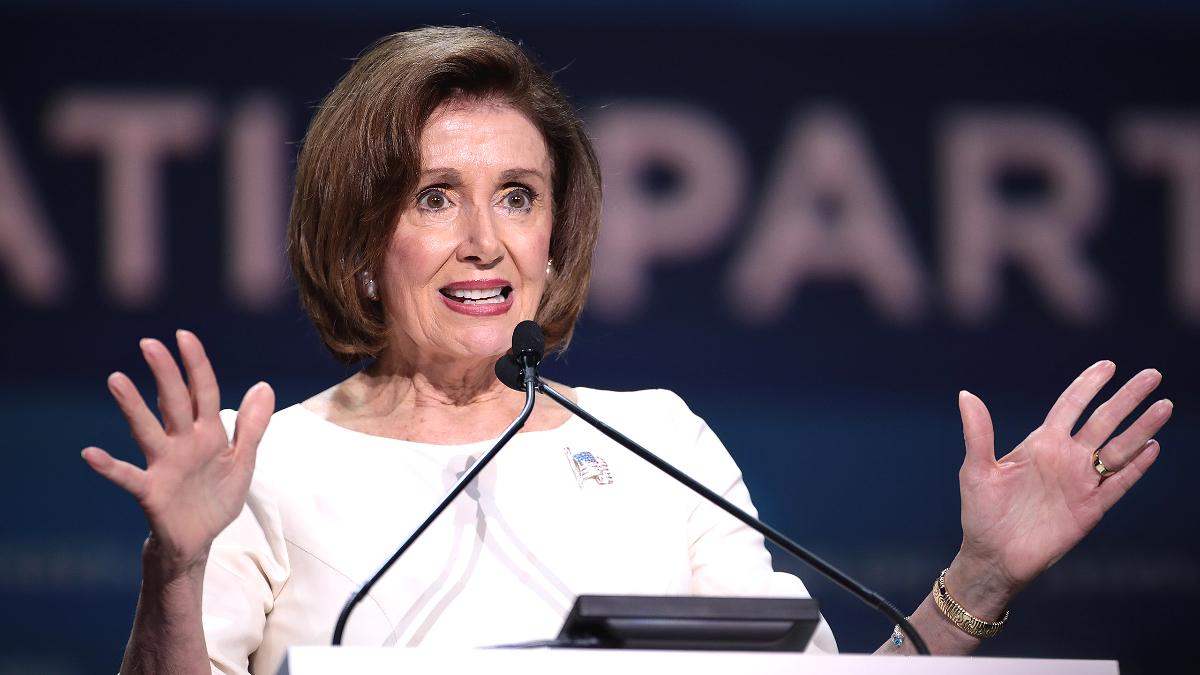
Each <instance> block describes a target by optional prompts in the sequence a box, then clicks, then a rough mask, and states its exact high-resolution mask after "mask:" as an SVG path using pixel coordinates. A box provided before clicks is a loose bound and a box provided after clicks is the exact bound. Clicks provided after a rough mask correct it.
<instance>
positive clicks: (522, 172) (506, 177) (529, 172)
mask: <svg viewBox="0 0 1200 675" xmlns="http://www.w3.org/2000/svg"><path fill="white" fill-rule="evenodd" d="M526 176H536V177H537V178H540V179H541V180H542V181H545V180H546V176H545V175H544V174H543V173H542V172H541V171H538V170H537V169H508V170H507V171H504V172H503V173H501V174H500V182H502V183H507V182H508V181H512V180H517V179H519V178H525V177H526Z"/></svg>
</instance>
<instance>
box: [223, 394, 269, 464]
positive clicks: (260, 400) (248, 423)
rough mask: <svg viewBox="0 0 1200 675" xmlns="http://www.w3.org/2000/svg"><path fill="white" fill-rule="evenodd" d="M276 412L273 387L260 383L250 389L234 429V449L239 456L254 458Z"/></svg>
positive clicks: (243, 400)
mask: <svg viewBox="0 0 1200 675" xmlns="http://www.w3.org/2000/svg"><path fill="white" fill-rule="evenodd" d="M274 411H275V392H274V391H273V390H272V389H271V385H269V384H267V383H266V382H259V383H258V384H256V385H254V386H253V387H250V390H249V391H247V392H246V395H245V397H243V398H242V405H241V406H240V407H239V408H238V416H237V424H236V425H235V426H234V428H233V448H234V452H236V453H237V454H239V455H240V454H242V452H243V451H244V452H246V453H247V454H249V455H250V456H253V455H254V453H255V450H256V449H257V448H258V442H259V441H261V440H262V436H263V433H264V432H266V430H267V423H269V422H270V421H271V413H272V412H274Z"/></svg>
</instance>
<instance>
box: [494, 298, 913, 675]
mask: <svg viewBox="0 0 1200 675" xmlns="http://www.w3.org/2000/svg"><path fill="white" fill-rule="evenodd" d="M525 324H533V327H534V328H537V333H538V337H539V338H541V327H539V326H538V325H537V324H536V323H534V322H532V321H523V322H521V325H519V326H517V328H518V329H519V330H521V331H523V332H522V339H523V340H524V339H529V340H530V341H531V342H532V336H529V337H526V336H525V331H530V332H531V331H532V329H531V328H528V327H526V328H522V327H521V326H524V325H525ZM516 337H517V336H516V332H514V334H513V352H514V354H520V352H517V349H516ZM538 342H539V343H540V344H542V345H543V347H544V346H545V339H544V338H541V339H540V340H538ZM519 358H520V357H519V356H514V355H505V357H504V358H501V359H500V361H497V362H496V374H497V376H499V377H500V381H501V382H504V383H505V384H507V385H508V386H510V387H512V388H513V389H520V388H521V387H522V386H524V387H529V386H530V381H529V379H528V378H529V377H530V374H531V373H532V377H533V378H534V380H535V381H534V383H533V384H534V386H535V387H536V388H537V390H538V391H540V392H542V393H543V394H545V395H546V396H549V397H550V398H551V399H553V400H554V401H556V402H558V403H559V404H560V405H561V406H563V407H564V408H566V409H567V410H570V411H571V412H572V413H574V414H575V415H576V416H578V417H579V418H581V419H582V420H583V421H585V422H587V423H588V424H590V425H592V426H593V427H595V428H596V430H598V431H599V432H600V433H602V434H604V435H605V436H608V437H609V438H611V439H612V440H614V441H616V442H617V443H619V444H621V445H622V446H624V447H625V448H627V449H628V450H630V451H631V452H633V454H635V455H637V456H638V457H641V458H642V459H644V460H646V461H647V462H649V463H650V464H652V465H653V466H654V467H655V468H657V469H658V470H660V471H662V472H663V473H665V474H667V475H668V476H670V477H671V478H674V479H675V480H676V481H678V482H680V483H683V484H684V485H685V486H686V487H688V488H689V489H691V490H692V491H693V492H695V493H697V494H699V495H700V496H701V497H704V498H705V499H707V500H708V501H709V502H711V503H713V504H715V505H717V506H719V507H720V508H721V509H723V510H724V511H725V512H726V513H728V514H729V515H731V516H733V517H734V518H737V519H738V520H740V521H742V522H743V523H745V524H746V525H748V526H750V527H752V528H754V529H755V530H757V531H758V532H759V533H761V534H762V535H763V537H765V538H766V539H767V540H768V541H771V542H774V543H775V544H777V545H778V546H779V547H780V548H782V549H783V550H785V551H787V552H788V553H791V554H792V556H793V557H795V558H797V559H799V560H800V561H801V562H803V563H805V564H807V565H808V566H809V567H812V568H813V569H815V570H817V571H818V572H820V573H821V574H824V575H825V576H826V577H827V578H829V579H830V580H831V581H833V582H834V583H836V584H837V585H839V586H841V587H842V588H844V589H846V590H847V591H849V592H850V593H851V594H852V595H854V596H855V597H857V598H858V599H859V600H862V601H863V602H865V603H867V604H868V605H870V606H871V607H872V608H874V609H876V610H878V611H879V612H881V613H882V614H883V615H884V616H886V617H888V619H889V620H891V621H892V622H893V623H895V624H897V625H899V626H900V627H901V628H902V629H903V630H904V633H905V635H907V636H908V637H909V638H910V639H911V640H912V642H913V646H914V647H916V649H917V652H918V653H920V654H926V655H927V654H929V648H928V647H927V646H926V645H925V641H924V640H922V639H921V636H920V635H919V634H917V631H916V630H915V629H914V628H913V627H912V624H910V623H909V622H908V619H906V618H904V615H903V614H901V613H900V610H898V609H896V607H895V605H893V604H892V603H890V602H888V601H887V600H886V599H885V598H884V597H883V596H881V595H879V594H878V593H876V592H874V591H872V590H871V589H869V588H867V587H866V586H864V585H862V584H861V583H859V582H858V581H855V580H854V579H853V578H851V577H850V576H849V575H847V574H846V573H844V572H842V571H841V570H839V569H837V568H836V567H834V566H833V565H830V564H829V563H827V562H825V561H824V560H822V559H821V558H820V557H818V556H817V555H816V554H814V553H812V552H810V551H808V550H807V549H805V548H804V547H802V546H800V545H799V544H797V543H796V542H794V541H792V540H791V539H788V538H787V537H786V536H784V535H783V533H781V532H779V531H778V530H776V529H775V528H773V527H771V526H770V525H767V524H766V523H764V522H763V521H761V520H759V519H758V518H755V517H754V516H752V515H750V514H749V513H746V512H745V511H743V510H741V509H740V508H738V507H737V506H735V505H734V504H733V503H731V502H730V501H729V500H727V499H725V498H724V497H722V496H721V495H719V494H717V493H715V492H713V491H712V490H710V489H708V488H706V487H704V486H703V485H701V484H700V483H699V482H697V481H696V480H695V479H694V478H692V477H691V476H689V475H687V474H686V473H684V472H682V471H680V470H679V469H676V468H675V467H674V466H672V465H671V464H669V463H667V462H666V461H663V460H662V459H661V458H660V457H658V456H657V455H655V454H654V453H652V452H650V451H649V450H647V449H645V448H643V447H642V446H640V445H638V444H637V443H635V442H634V441H633V440H632V439H630V438H629V437H628V436H626V435H625V434H622V433H621V432H619V431H617V430H616V429H613V428H612V427H610V426H608V425H607V424H605V423H604V422H601V421H600V420H598V419H596V418H595V417H592V415H591V414H589V413H588V412H587V411H586V410H584V409H583V408H580V407H579V406H578V405H576V404H575V402H574V401H572V400H571V399H569V398H567V397H566V396H563V395H562V394H560V393H558V392H557V391H555V390H554V389H553V388H552V387H551V386H550V385H548V384H546V383H545V382H544V381H543V380H542V379H541V378H540V377H538V375H537V371H536V370H535V369H533V368H525V369H524V372H522V371H521V365H520V363H519ZM538 358H539V359H540V358H541V354H540V353H539V354H538ZM508 359H511V361H509V362H507V363H506V360H508ZM501 372H503V375H501Z"/></svg>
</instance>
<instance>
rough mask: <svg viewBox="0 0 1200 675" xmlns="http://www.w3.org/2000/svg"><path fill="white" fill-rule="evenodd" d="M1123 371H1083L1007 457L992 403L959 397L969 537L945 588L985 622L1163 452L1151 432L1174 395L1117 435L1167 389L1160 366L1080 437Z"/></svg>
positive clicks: (1113, 401)
mask: <svg viewBox="0 0 1200 675" xmlns="http://www.w3.org/2000/svg"><path fill="white" fill-rule="evenodd" d="M1115 371H1116V366H1114V365H1113V363H1112V362H1111V361H1101V362H1099V363H1096V364H1095V365H1093V366H1091V367H1090V368H1088V369H1087V370H1085V371H1083V374H1081V375H1080V376H1079V377H1078V378H1077V379H1076V380H1075V381H1074V382H1072V383H1071V386H1069V387H1067V389H1066V391H1064V392H1063V393H1062V396H1060V397H1059V398H1058V401H1056V402H1055V404H1054V407H1053V408H1051V410H1050V413H1049V414H1048V415H1047V416H1046V421H1045V422H1044V423H1043V424H1042V425H1041V426H1040V427H1038V428H1037V429H1035V430H1034V431H1033V433H1031V434H1029V436H1028V437H1027V438H1026V439H1025V440H1024V441H1022V442H1021V444H1020V445H1018V446H1017V447H1016V448H1014V449H1013V450H1012V452H1009V453H1008V454H1007V455H1005V456H1004V457H1002V458H1000V459H999V460H997V459H996V455H995V450H994V436H993V431H992V420H991V416H990V415H989V414H988V410H987V407H986V406H984V404H983V401H981V400H980V399H979V398H978V397H976V396H975V395H973V394H970V393H968V392H965V391H964V392H961V393H960V394H959V411H960V412H961V413H962V421H963V436H964V438H965V440H966V459H965V460H964V462H963V466H962V469H961V470H960V471H959V490H960V491H961V496H962V526H963V543H962V549H961V550H960V551H959V554H958V556H957V557H956V558H955V560H954V563H953V564H952V565H951V567H950V572H948V573H947V575H946V585H947V590H948V591H949V592H950V594H951V595H952V596H953V597H955V598H956V599H957V600H958V601H959V602H960V603H961V604H962V605H963V606H964V607H965V608H967V610H968V611H971V612H972V613H975V612H979V613H978V614H976V616H978V617H979V618H982V619H988V620H995V619H996V618H998V617H999V615H1000V614H1001V613H1003V609H1004V607H1005V606H1006V605H1007V603H1008V601H1009V600H1010V599H1011V598H1012V596H1013V595H1015V594H1016V593H1017V592H1019V591H1020V590H1021V589H1022V588H1024V587H1025V586H1026V585H1028V584H1029V582H1031V581H1033V579H1034V578H1035V577H1037V576H1038V575H1039V574H1041V573H1042V572H1044V571H1045V570H1046V569H1047V568H1049V567H1050V566H1051V565H1053V564H1054V563H1055V562H1056V561H1057V560H1058V559H1059V558H1061V557H1062V556H1063V555H1064V554H1065V553H1066V552H1067V551H1069V550H1071V548H1072V547H1073V546H1075V544H1077V543H1078V542H1079V540H1080V539H1082V538H1083V536H1084V535H1085V534H1087V533H1088V532H1089V531H1090V530H1091V529H1092V528H1093V527H1095V526H1096V524H1097V523H1099V522H1100V518H1101V517H1103V516H1104V513H1105V512H1106V511H1108V509H1110V508H1111V507H1112V506H1113V504H1115V503H1117V501H1118V500H1119V499H1121V497H1122V496H1124V495H1125V493H1126V492H1127V491H1128V490H1129V489H1130V488H1131V487H1133V484H1134V483H1136V482H1137V481H1138V479H1140V478H1141V477H1142V475H1143V474H1144V473H1145V472H1146V469H1148V468H1149V467H1150V465H1151V464H1152V463H1153V462H1154V460H1155V458H1157V457H1158V452H1159V446H1158V442H1157V441H1155V440H1153V439H1152V437H1153V436H1154V434H1156V433H1157V432H1158V430H1159V429H1161V428H1162V426H1163V425H1164V424H1165V423H1166V421H1167V419H1169V418H1170V416H1171V411H1172V407H1173V406H1172V404H1171V402H1170V401H1169V400H1166V399H1163V400H1161V401H1157V402H1155V403H1154V404H1152V405H1151V406H1150V407H1149V408H1148V409H1147V410H1146V411H1145V412H1144V413H1142V414H1141V416H1140V417H1138V418H1137V420H1136V421H1134V422H1133V423H1132V424H1131V425H1129V427H1128V428H1127V429H1126V430H1125V431H1123V432H1122V433H1120V434H1119V435H1117V436H1115V437H1112V438H1111V439H1110V438H1109V437H1110V436H1112V434H1113V432H1114V431H1116V429H1117V427H1118V426H1119V425H1120V424H1121V423H1122V421H1123V420H1125V418H1127V417H1128V416H1129V415H1130V413H1132V412H1133V411H1134V409H1135V408H1137V407H1138V405H1139V404H1141V402H1142V401H1143V400H1144V399H1145V398H1146V397H1147V396H1149V394H1150V392H1152V391H1154V389H1155V388H1156V387H1157V386H1158V383H1159V381H1160V380H1161V379H1162V376H1161V375H1160V374H1159V372H1158V371H1157V370H1152V369H1151V370H1143V371H1142V372H1140V373H1138V374H1137V375H1135V376H1134V377H1133V378H1132V379H1130V380H1129V381H1128V382H1126V383H1125V386H1123V387H1121V389H1120V390H1119V391H1118V392H1117V393H1116V394H1114V395H1113V396H1112V398H1110V399H1108V400H1107V401H1105V402H1104V403H1103V404H1102V405H1100V406H1099V407H1097V408H1096V410H1095V412H1093V413H1092V415H1091V416H1090V417H1089V418H1088V420H1087V422H1086V423H1084V425H1083V426H1082V427H1081V428H1080V429H1079V431H1078V432H1077V433H1075V434H1072V433H1071V430H1072V429H1073V428H1074V427H1075V425H1076V423H1077V422H1078V420H1079V418H1080V416H1081V415H1082V414H1083V411H1084V409H1085V408H1086V407H1087V406H1088V404H1089V403H1090V402H1091V400H1092V399H1093V398H1094V397H1095V396H1096V394H1097V393H1098V392H1099V391H1100V389H1101V388H1102V387H1103V386H1104V385H1105V384H1106V383H1107V382H1108V381H1109V379H1111V378H1112V376H1113V373H1114V372H1115ZM1097 448H1101V450H1100V460H1101V462H1103V464H1104V466H1105V467H1106V468H1107V469H1108V470H1110V471H1114V472H1115V473H1114V474H1113V475H1110V476H1109V477H1107V478H1102V477H1101V475H1100V473H1099V472H1098V471H1097V469H1096V468H1095V467H1094V466H1093V460H1092V453H1093V452H1095V451H1096V449H1097Z"/></svg>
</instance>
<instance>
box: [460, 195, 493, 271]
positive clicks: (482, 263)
mask: <svg viewBox="0 0 1200 675" xmlns="http://www.w3.org/2000/svg"><path fill="white" fill-rule="evenodd" d="M459 227H460V234H461V238H460V240H459V244H458V250H457V251H456V255H457V257H458V259H459V261H461V262H465V263H468V264H471V265H475V266H476V267H479V268H480V269H489V268H492V267H495V266H496V265H497V264H499V263H500V261H501V260H503V259H504V246H503V244H501V242H500V236H499V231H498V224H497V223H496V222H495V220H494V215H493V214H492V213H491V209H488V208H477V207H473V208H469V209H464V213H463V215H462V217H461V219H460V223H459Z"/></svg>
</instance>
